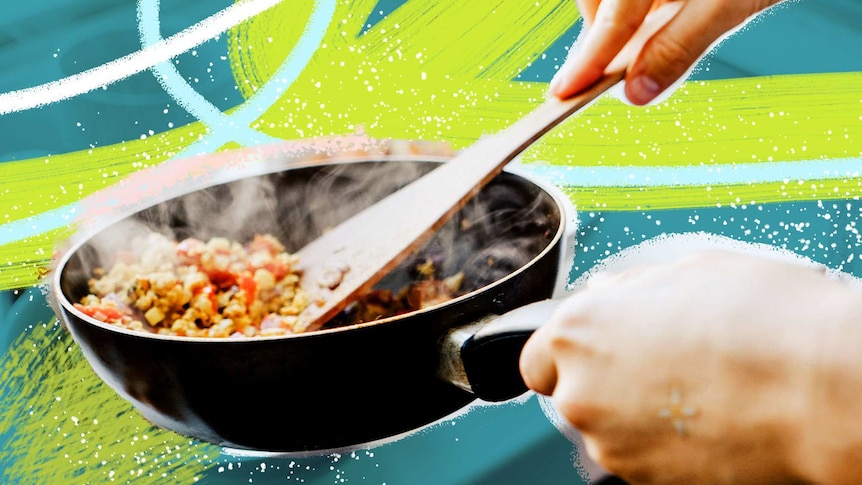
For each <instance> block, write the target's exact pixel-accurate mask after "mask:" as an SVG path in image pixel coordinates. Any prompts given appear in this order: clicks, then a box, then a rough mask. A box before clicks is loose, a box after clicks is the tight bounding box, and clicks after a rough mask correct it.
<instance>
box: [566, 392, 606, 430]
mask: <svg viewBox="0 0 862 485" xmlns="http://www.w3.org/2000/svg"><path fill="white" fill-rule="evenodd" d="M554 400H555V401H556V403H557V409H559V410H560V413H562V415H563V416H564V417H565V418H566V420H567V421H568V422H569V424H571V425H572V426H574V427H575V428H577V429H578V430H580V431H581V432H594V431H596V430H598V429H599V427H600V426H601V424H602V423H603V422H605V418H606V417H607V415H608V413H607V411H606V410H605V409H604V408H602V407H601V406H597V405H596V404H594V403H590V402H586V401H584V400H583V399H580V398H578V397H577V396H572V395H571V394H570V396H569V397H562V398H561V397H560V396H559V395H558V394H555V396H554Z"/></svg>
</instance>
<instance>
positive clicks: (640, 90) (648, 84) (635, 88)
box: [628, 75, 661, 104]
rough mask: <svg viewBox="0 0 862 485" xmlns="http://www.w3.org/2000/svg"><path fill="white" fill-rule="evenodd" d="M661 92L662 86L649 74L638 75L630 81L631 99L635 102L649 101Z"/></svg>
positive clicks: (644, 102) (643, 102) (629, 91)
mask: <svg viewBox="0 0 862 485" xmlns="http://www.w3.org/2000/svg"><path fill="white" fill-rule="evenodd" d="M659 94H661V86H660V85H659V83H658V82H657V81H656V80H655V79H653V78H651V77H649V76H645V75H640V76H637V77H636V78H634V79H632V81H631V83H629V89H628V95H629V100H630V101H631V102H633V103H635V104H646V103H649V102H650V101H652V100H653V98H655V97H656V96H658V95H659Z"/></svg>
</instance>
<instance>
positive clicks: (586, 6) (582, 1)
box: [576, 0, 602, 29]
mask: <svg viewBox="0 0 862 485" xmlns="http://www.w3.org/2000/svg"><path fill="white" fill-rule="evenodd" d="M576 3H577V4H578V12H579V13H580V14H581V17H582V18H583V19H584V25H583V27H581V29H586V28H587V27H589V26H590V25H592V23H593V21H594V20H595V18H596V10H598V8H599V4H600V3H602V2H601V0H577V2H576Z"/></svg>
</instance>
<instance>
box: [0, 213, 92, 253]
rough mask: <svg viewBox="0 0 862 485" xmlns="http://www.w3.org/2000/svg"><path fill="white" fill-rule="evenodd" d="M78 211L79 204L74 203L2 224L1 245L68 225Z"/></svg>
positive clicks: (0, 227)
mask: <svg viewBox="0 0 862 485" xmlns="http://www.w3.org/2000/svg"><path fill="white" fill-rule="evenodd" d="M78 212H79V207H78V204H77V203H72V204H68V205H64V206H63V207H59V208H57V209H52V210H49V211H45V212H41V213H39V214H36V215H33V216H30V217H25V218H24V219H19V220H17V221H13V222H7V223H6V224H3V225H0V245H3V244H9V243H13V242H16V241H21V240H23V239H27V238H28V237H33V236H36V235H38V234H43V233H46V232H48V231H53V230H55V229H60V228H63V227H68V226H69V224H71V223H72V220H73V219H74V218H75V215H76V214H77V213H78Z"/></svg>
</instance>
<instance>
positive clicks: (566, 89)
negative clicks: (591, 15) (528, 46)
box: [550, 0, 652, 99]
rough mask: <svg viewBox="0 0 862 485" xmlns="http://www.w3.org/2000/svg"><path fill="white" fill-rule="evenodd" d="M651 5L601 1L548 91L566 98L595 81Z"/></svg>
mask: <svg viewBox="0 0 862 485" xmlns="http://www.w3.org/2000/svg"><path fill="white" fill-rule="evenodd" d="M651 5H652V1H651V0H604V1H602V2H600V3H599V6H598V8H597V10H596V15H595V20H594V22H593V24H592V25H591V26H590V28H589V29H588V30H587V32H586V34H585V37H584V39H583V42H581V41H580V40H579V43H580V45H579V48H578V49H577V50H576V51H575V52H573V53H572V55H571V56H570V57H569V58H568V59H567V60H566V62H565V64H563V67H561V68H560V70H559V71H558V72H557V74H556V75H555V76H554V79H553V80H551V86H550V92H551V94H552V95H554V96H556V97H558V98H560V99H565V98H568V97H570V96H572V95H574V94H577V93H578V92H580V91H582V90H583V89H584V88H586V87H587V86H589V85H591V84H592V83H594V82H596V80H598V79H599V78H600V77H601V76H602V74H604V71H605V68H606V67H607V65H608V63H610V62H611V60H613V58H614V57H616V55H617V53H618V52H619V51H620V49H622V48H623V46H625V45H626V43H627V42H628V41H629V39H630V38H631V36H632V35H633V34H634V33H635V31H637V29H638V27H639V26H640V25H641V23H642V22H643V20H644V18H645V17H646V15H647V13H648V12H649V10H650V7H651Z"/></svg>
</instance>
